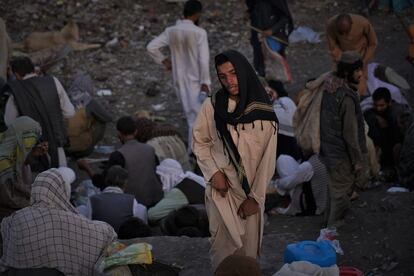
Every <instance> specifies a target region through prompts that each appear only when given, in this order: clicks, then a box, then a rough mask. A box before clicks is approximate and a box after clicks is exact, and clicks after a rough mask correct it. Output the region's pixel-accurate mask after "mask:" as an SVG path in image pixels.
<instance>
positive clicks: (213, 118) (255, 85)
mask: <svg viewBox="0 0 414 276" xmlns="http://www.w3.org/2000/svg"><path fill="white" fill-rule="evenodd" d="M215 64H216V69H217V74H218V78H219V80H220V82H221V85H222V89H220V90H219V91H218V92H217V93H215V94H214V95H213V96H212V98H211V99H210V98H209V99H207V100H206V101H205V102H204V104H203V106H202V107H201V110H200V113H199V114H198V117H197V120H196V122H195V123H194V127H193V144H192V145H193V151H194V154H195V155H196V156H197V161H198V165H199V166H200V169H201V171H202V172H203V175H204V178H205V180H206V181H208V183H209V184H208V185H207V187H206V209H207V214H208V217H209V222H210V232H211V250H210V253H211V258H212V263H213V267H214V269H216V268H217V266H218V265H219V264H220V262H221V261H222V260H223V259H225V258H226V257H227V256H229V255H232V254H238V255H244V256H250V257H253V258H256V257H257V256H258V253H259V250H260V245H261V241H262V233H263V211H264V201H265V194H266V187H267V185H268V183H269V181H270V179H271V178H272V176H273V173H274V170H275V161H276V160H275V159H276V158H275V157H276V140H277V138H276V137H277V118H276V114H275V113H274V111H273V107H272V105H271V104H270V100H269V97H268V96H267V94H266V91H265V89H264V88H263V86H262V84H261V83H260V81H259V79H258V77H257V76H256V74H255V72H254V70H253V68H252V67H251V65H250V64H249V63H248V61H247V60H246V58H245V57H244V56H243V55H242V54H240V53H239V52H236V51H233V50H229V51H226V52H224V53H222V54H219V55H218V56H216V58H215Z"/></svg>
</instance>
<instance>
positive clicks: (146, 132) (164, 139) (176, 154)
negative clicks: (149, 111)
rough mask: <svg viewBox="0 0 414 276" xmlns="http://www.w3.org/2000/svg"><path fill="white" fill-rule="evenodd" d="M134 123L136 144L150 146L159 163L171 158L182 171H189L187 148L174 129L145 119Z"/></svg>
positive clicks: (138, 119) (139, 119)
mask: <svg viewBox="0 0 414 276" xmlns="http://www.w3.org/2000/svg"><path fill="white" fill-rule="evenodd" d="M136 123H137V135H136V138H137V140H138V142H141V143H146V144H148V145H150V146H152V147H153V148H154V149H155V154H156V155H157V157H158V160H159V161H160V162H161V161H163V160H164V159H166V158H171V159H174V160H177V161H178V162H179V163H180V164H181V166H182V167H183V168H184V170H191V164H190V160H189V158H188V154H187V148H186V146H185V144H184V142H183V140H182V139H181V136H180V134H179V133H178V131H177V130H176V128H175V127H173V126H170V125H166V124H164V125H162V124H157V123H155V122H153V121H151V120H149V119H147V118H137V119H136Z"/></svg>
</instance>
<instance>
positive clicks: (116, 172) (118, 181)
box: [105, 165, 128, 188]
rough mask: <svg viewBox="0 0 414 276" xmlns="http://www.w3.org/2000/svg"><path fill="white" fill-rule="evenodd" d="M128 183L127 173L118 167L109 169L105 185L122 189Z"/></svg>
mask: <svg viewBox="0 0 414 276" xmlns="http://www.w3.org/2000/svg"><path fill="white" fill-rule="evenodd" d="M127 181H128V171H127V170H125V169H124V168H122V167H121V166H119V165H114V166H112V167H110V168H109V170H108V172H107V174H106V177H105V185H106V187H108V186H113V187H120V188H123V187H124V186H125V184H126V182H127Z"/></svg>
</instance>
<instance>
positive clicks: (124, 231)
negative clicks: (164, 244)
mask: <svg viewBox="0 0 414 276" xmlns="http://www.w3.org/2000/svg"><path fill="white" fill-rule="evenodd" d="M149 236H151V228H150V227H149V226H148V225H147V224H145V222H144V221H142V220H141V219H139V218H136V217H132V218H129V219H128V220H127V221H125V222H124V223H123V224H122V225H121V226H120V227H119V230H118V238H119V239H121V240H128V239H133V238H143V237H149Z"/></svg>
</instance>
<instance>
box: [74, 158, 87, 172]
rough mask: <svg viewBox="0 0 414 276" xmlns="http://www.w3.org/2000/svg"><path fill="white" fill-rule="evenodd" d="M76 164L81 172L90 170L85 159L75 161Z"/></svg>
mask: <svg viewBox="0 0 414 276" xmlns="http://www.w3.org/2000/svg"><path fill="white" fill-rule="evenodd" d="M76 164H77V165H78V167H79V169H80V170H81V171H87V170H88V169H89V168H90V166H89V163H88V162H87V161H86V160H85V159H79V160H78V161H76Z"/></svg>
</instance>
